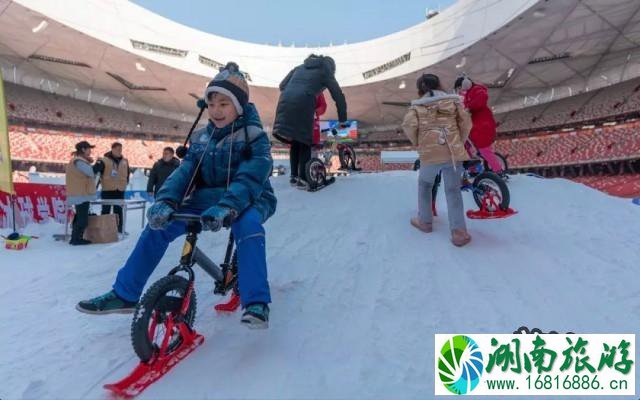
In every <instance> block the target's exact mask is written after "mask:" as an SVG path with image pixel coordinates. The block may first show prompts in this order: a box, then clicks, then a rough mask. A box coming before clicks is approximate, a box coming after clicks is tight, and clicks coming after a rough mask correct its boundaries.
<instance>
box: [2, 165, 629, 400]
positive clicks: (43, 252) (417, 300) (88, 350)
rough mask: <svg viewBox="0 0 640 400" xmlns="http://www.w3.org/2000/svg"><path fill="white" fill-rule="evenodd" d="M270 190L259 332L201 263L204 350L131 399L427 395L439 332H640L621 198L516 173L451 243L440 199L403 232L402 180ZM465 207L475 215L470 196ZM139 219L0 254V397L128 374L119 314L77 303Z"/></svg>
mask: <svg viewBox="0 0 640 400" xmlns="http://www.w3.org/2000/svg"><path fill="white" fill-rule="evenodd" d="M273 182H274V186H275V189H276V192H277V196H278V201H279V202H278V210H277V213H276V215H275V216H274V217H272V218H271V219H270V220H269V221H268V222H267V224H266V229H267V252H268V265H269V278H270V284H271V290H272V297H273V304H272V305H271V321H270V327H269V329H268V330H265V331H252V330H248V329H246V328H245V327H243V326H241V325H240V323H239V318H240V313H239V312H238V313H236V314H234V315H230V316H221V315H216V314H215V312H214V311H213V306H214V305H215V304H216V303H218V302H220V301H222V300H223V299H221V298H220V297H218V296H215V295H213V292H212V280H211V279H210V278H209V277H208V276H207V275H206V274H205V273H204V272H202V271H201V270H199V269H198V270H197V271H196V273H197V278H196V290H197V295H198V314H197V318H196V324H195V326H196V329H197V330H198V331H199V332H200V333H202V334H203V335H204V336H205V338H206V339H205V343H204V344H203V345H202V346H201V347H200V348H199V349H197V350H196V351H195V352H194V353H192V354H191V355H190V356H189V357H188V358H186V359H185V360H184V361H183V362H181V363H180V364H179V365H178V366H176V368H174V369H173V370H172V371H171V372H170V373H169V374H167V375H166V376H165V377H164V378H163V379H162V380H160V381H158V382H156V383H155V384H154V385H152V386H151V387H149V388H148V389H147V390H146V391H145V392H144V393H143V394H142V395H141V396H139V397H140V398H142V399H177V398H189V399H191V398H198V399H205V398H207V399H208V398H211V399H228V398H233V399H267V398H268V399H275V398H286V399H312V398H313V399H316V398H318V399H382V398H397V399H430V398H433V397H434V395H433V393H434V388H433V382H434V365H433V364H434V361H433V360H434V348H433V347H434V336H433V335H434V334H435V333H511V332H512V331H513V330H515V329H516V328H518V327H520V326H521V325H526V326H528V327H530V328H532V327H537V328H540V329H542V330H543V331H549V330H557V331H560V332H566V331H573V332H579V333H637V330H638V327H639V326H640V275H639V273H638V270H639V269H640V268H639V267H640V246H639V242H640V207H638V206H636V205H633V204H631V202H629V201H628V200H623V199H618V198H614V197H610V196H608V195H606V194H603V193H600V192H597V191H595V190H592V189H589V188H587V187H586V186H582V185H580V184H576V183H572V182H570V181H567V180H562V179H555V180H544V179H538V178H532V177H525V176H516V177H513V178H512V179H511V182H510V183H509V186H510V189H511V194H512V206H513V207H514V208H515V209H517V210H518V211H519V214H517V215H516V216H514V217H511V218H508V219H503V220H490V221H477V220H467V223H468V228H469V231H470V234H471V235H472V236H473V240H472V242H471V244H470V245H468V246H467V247H464V248H456V247H454V246H452V245H451V243H450V241H449V229H448V226H447V225H448V224H447V219H446V203H445V201H444V196H440V198H439V199H438V208H439V210H440V213H441V214H440V216H438V217H437V219H436V223H435V226H434V228H435V231H434V232H433V233H431V234H424V233H422V232H419V231H417V230H416V229H414V228H412V227H411V226H410V225H409V218H410V217H411V216H413V215H414V213H415V205H416V201H417V197H416V187H417V184H416V175H415V173H414V172H409V171H404V172H387V173H380V174H361V175H355V176H350V177H343V178H338V181H337V182H336V183H335V184H334V185H332V186H330V187H327V188H326V189H324V190H321V191H319V192H316V193H307V192H303V191H299V190H296V189H294V188H291V187H289V185H288V178H287V177H280V178H274V179H273ZM442 194H444V193H442ZM465 206H466V207H467V208H475V205H474V203H473V200H472V198H471V196H470V195H469V194H465ZM139 223H140V222H139V219H138V218H136V217H135V216H133V215H132V216H130V218H129V231H130V232H131V235H130V236H129V237H128V238H127V239H126V240H124V241H122V242H118V243H113V244H106V245H91V246H83V247H72V246H69V245H68V244H66V243H62V242H55V241H54V240H53V239H52V237H51V235H52V233H54V232H60V231H61V230H62V228H61V226H60V225H57V224H53V223H52V224H47V225H34V226H30V227H28V228H27V229H26V233H30V234H38V235H40V238H39V239H35V240H33V241H32V242H31V243H30V245H29V248H28V249H27V250H25V251H8V250H3V249H2V250H0V266H1V267H0V271H1V274H2V279H0V304H1V305H2V306H1V307H0V321H1V328H0V382H1V383H2V384H1V385H0V398H1V399H3V400H7V399H18V398H61V399H62V398H64V399H76V398H78V399H79V398H92V399H93V398H96V399H100V398H108V394H107V392H106V391H105V390H104V389H102V385H103V384H105V383H111V382H114V381H117V380H118V379H120V378H122V377H123V376H125V375H126V374H127V373H128V372H129V371H131V370H132V369H133V368H134V366H135V365H136V364H137V358H136V356H135V355H134V353H133V349H132V347H131V344H130V337H129V330H130V324H131V318H132V316H131V315H109V316H92V315H85V314H81V313H79V312H77V311H76V310H75V308H74V307H75V304H76V303H77V302H78V301H79V300H82V299H86V298H89V297H93V296H96V295H99V294H102V293H104V292H106V291H108V290H109V289H110V288H111V284H112V282H113V280H114V277H115V274H116V272H117V270H118V269H119V268H120V266H121V265H122V264H123V262H124V261H125V260H126V258H127V256H128V254H129V252H130V251H131V250H132V248H133V246H134V244H135V241H136V239H137V236H138V234H139V232H140V226H139ZM3 233H5V234H6V233H7V231H4V232H3ZM226 240H227V233H226V232H223V233H218V234H212V233H205V234H203V235H201V240H200V242H199V245H200V246H201V247H202V248H203V249H205V250H206V251H207V253H208V254H209V255H210V256H212V258H213V259H214V260H216V261H220V260H221V258H222V257H223V253H224V247H225V244H226ZM181 245H182V240H177V241H176V242H174V243H173V244H172V245H171V246H170V248H169V250H168V251H167V254H166V255H165V257H164V258H163V260H162V262H161V263H160V265H159V267H158V268H157V269H156V272H155V273H154V275H153V276H152V277H151V279H150V281H149V284H151V283H152V282H154V281H155V280H157V279H159V278H160V277H161V276H163V275H164V274H166V273H167V272H168V270H169V269H170V267H172V266H173V265H175V264H176V263H177V261H178V258H179V253H180V248H181ZM636 353H637V352H636ZM636 359H638V354H636ZM638 387H640V386H639V384H638V380H636V392H637V393H640V391H639V390H638ZM522 398H524V397H520V399H522ZM593 398H595V397H591V399H593Z"/></svg>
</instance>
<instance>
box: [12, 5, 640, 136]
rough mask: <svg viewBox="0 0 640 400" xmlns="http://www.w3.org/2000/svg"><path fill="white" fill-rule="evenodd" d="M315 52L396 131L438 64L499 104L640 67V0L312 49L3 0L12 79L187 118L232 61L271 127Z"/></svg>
mask: <svg viewBox="0 0 640 400" xmlns="http://www.w3.org/2000/svg"><path fill="white" fill-rule="evenodd" d="M61 4H62V5H61ZM221 34H224V32H221ZM311 53H316V54H324V55H330V56H332V57H333V58H334V59H335V60H336V64H337V73H336V76H337V79H338V81H339V82H340V84H341V85H342V86H343V89H344V92H345V95H346V97H347V101H348V104H349V117H350V118H352V119H357V120H359V121H360V123H361V125H360V126H361V128H364V130H368V131H376V130H388V129H393V128H394V127H397V126H398V123H399V121H400V120H401V118H402V116H403V114H404V112H405V108H406V104H407V103H408V102H409V101H410V100H411V99H413V98H415V97H416V91H415V80H416V78H417V77H418V76H419V75H420V74H422V73H424V72H426V71H429V72H434V73H437V74H439V75H440V76H441V78H442V80H443V82H444V83H445V84H448V86H451V84H452V82H453V80H454V79H455V78H456V77H457V76H459V75H460V74H462V73H465V74H467V75H468V76H470V77H471V78H472V79H474V80H476V81H479V82H483V83H485V84H488V85H489V87H490V88H491V97H492V102H493V106H494V109H495V110H496V111H506V110H510V109H515V108H522V107H525V106H529V105H533V104H538V103H543V102H547V101H551V100H555V99H559V98H563V97H566V96H570V95H575V94H578V93H582V92H584V91H588V90H594V89H597V88H600V87H604V86H608V85H611V84H615V83H619V82H622V81H626V80H629V79H632V78H635V77H638V76H640V1H638V0H563V1H550V0H459V1H458V2H456V3H455V4H453V5H452V6H450V7H449V8H447V9H445V10H443V11H442V12H441V13H440V14H438V15H436V16H434V17H432V18H430V19H428V20H425V21H424V22H422V23H420V24H417V25H415V26H412V27H410V28H408V29H405V30H403V31H400V32H396V33H393V34H390V35H387V36H383V37H380V38H377V39H373V40H368V41H364V42H359V43H353V44H344V45H337V46H329V47H314V48H311V47H282V46H271V45H260V44H254V43H248V42H242V41H237V40H231V39H228V38H224V37H222V36H216V35H212V34H209V33H205V32H201V31H198V30H195V29H192V28H189V27H187V26H184V25H181V24H178V23H176V22H174V21H171V20H169V19H166V18H164V17H161V16H159V15H157V14H154V13H152V12H150V11H148V10H146V9H144V8H142V7H139V6H137V5H135V4H133V3H131V2H129V1H126V0H65V1H64V2H63V3H61V2H55V1H49V0H14V1H10V0H0V66H1V67H2V71H3V75H4V76H5V80H7V81H12V82H15V83H18V84H23V85H27V86H31V87H36V88H40V89H43V90H46V91H50V92H55V93H58V94H61V95H68V96H72V97H75V98H81V99H85V100H90V101H94V102H98V103H103V104H106V105H111V106H115V107H127V109H130V110H133V111H142V112H154V111H152V110H155V112H154V114H155V115H158V114H162V115H165V116H171V117H173V118H182V119H183V120H188V119H190V118H191V115H194V114H195V112H196V110H195V98H197V97H199V96H201V93H202V92H203V88H204V86H205V85H206V83H207V82H208V80H209V79H210V78H211V77H212V76H213V75H214V74H215V73H216V71H217V69H218V68H219V67H220V66H221V65H223V64H225V63H226V62H227V61H229V60H233V61H236V62H237V63H238V64H239V65H240V67H241V69H242V70H243V72H245V73H246V77H247V79H248V80H249V83H250V85H251V100H252V101H253V102H255V103H256V104H257V106H258V108H259V110H260V113H261V116H262V118H263V121H264V123H265V125H267V126H269V125H270V124H271V121H273V117H274V113H275V107H276V103H277V99H278V95H279V91H278V89H277V86H278V84H279V82H280V80H281V79H282V78H283V77H284V76H285V75H286V74H287V72H288V71H289V70H290V69H291V68H293V67H294V66H296V65H298V64H300V63H301V62H302V61H303V60H304V59H305V58H306V57H307V56H308V55H309V54H311ZM329 104H330V105H331V106H332V102H331V101H329ZM332 116H333V117H335V110H334V109H333V108H332V107H330V109H329V114H328V118H331V117H332Z"/></svg>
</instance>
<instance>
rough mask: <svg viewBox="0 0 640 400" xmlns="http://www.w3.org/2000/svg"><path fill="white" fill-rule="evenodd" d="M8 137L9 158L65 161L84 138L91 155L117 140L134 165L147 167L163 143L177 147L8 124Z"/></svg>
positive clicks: (146, 141) (133, 139) (55, 162)
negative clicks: (92, 146)
mask: <svg viewBox="0 0 640 400" xmlns="http://www.w3.org/2000/svg"><path fill="white" fill-rule="evenodd" d="M9 140H10V146H11V156H12V159H14V160H16V161H33V162H40V163H53V164H66V163H67V162H68V161H69V158H70V156H71V152H72V151H74V146H75V144H76V143H77V142H79V141H81V140H86V141H88V142H89V143H91V144H93V145H95V146H96V148H95V149H94V152H93V154H94V157H99V156H101V155H102V154H104V153H106V152H107V151H109V149H110V148H111V144H112V143H113V142H116V141H117V142H121V143H122V145H123V149H124V155H125V157H127V158H128V159H129V162H130V164H131V166H132V167H134V168H151V167H152V166H153V163H154V161H156V160H157V159H158V158H160V156H161V155H162V149H163V148H164V147H166V146H171V147H174V148H175V147H177V146H178V145H179V144H178V143H177V142H169V141H160V140H141V139H135V138H128V137H117V136H102V135H100V136H99V135H95V134H86V133H85V134H83V133H75V132H67V131H57V130H50V129H49V130H47V129H39V128H28V127H24V126H11V127H10V128H9Z"/></svg>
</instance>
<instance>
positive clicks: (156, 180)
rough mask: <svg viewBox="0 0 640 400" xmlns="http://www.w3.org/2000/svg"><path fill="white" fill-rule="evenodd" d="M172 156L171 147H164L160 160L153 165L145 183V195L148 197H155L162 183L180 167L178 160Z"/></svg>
mask: <svg viewBox="0 0 640 400" xmlns="http://www.w3.org/2000/svg"><path fill="white" fill-rule="evenodd" d="M173 154H174V151H173V148H172V147H165V148H164V150H163V151H162V158H161V159H160V160H158V161H156V162H155V164H153V168H151V172H150V173H149V180H148V181H147V193H149V195H150V196H155V194H156V193H158V190H160V188H161V187H162V184H163V183H164V181H165V180H167V178H168V177H169V175H171V173H172V172H173V171H175V169H176V168H178V167H179V166H180V160H178V159H177V158H176V157H174V156H173Z"/></svg>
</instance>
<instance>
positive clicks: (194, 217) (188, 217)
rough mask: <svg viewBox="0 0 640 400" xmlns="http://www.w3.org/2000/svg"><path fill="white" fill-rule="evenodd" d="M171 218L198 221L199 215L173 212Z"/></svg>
mask: <svg viewBox="0 0 640 400" xmlns="http://www.w3.org/2000/svg"><path fill="white" fill-rule="evenodd" d="M171 219H172V220H173V221H183V222H198V221H200V216H199V215H197V214H182V213H173V214H171Z"/></svg>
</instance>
